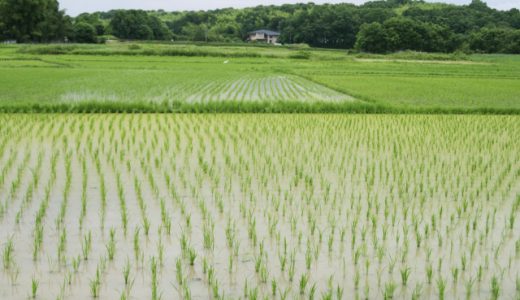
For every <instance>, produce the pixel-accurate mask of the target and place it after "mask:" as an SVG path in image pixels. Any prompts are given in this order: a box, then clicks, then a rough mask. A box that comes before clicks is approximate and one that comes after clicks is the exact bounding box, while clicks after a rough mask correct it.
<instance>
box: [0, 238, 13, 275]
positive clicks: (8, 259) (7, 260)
mask: <svg viewBox="0 0 520 300" xmlns="http://www.w3.org/2000/svg"><path fill="white" fill-rule="evenodd" d="M13 259H14V244H13V238H12V237H11V238H9V239H8V240H7V242H6V244H5V246H4V249H3V251H2V263H3V266H4V270H9V269H10V268H11V267H12V265H13Z"/></svg>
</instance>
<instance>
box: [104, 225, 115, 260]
mask: <svg viewBox="0 0 520 300" xmlns="http://www.w3.org/2000/svg"><path fill="white" fill-rule="evenodd" d="M115 236H116V230H115V229H114V228H111V229H110V240H109V241H108V244H107V245H106V249H107V255H108V260H110V261H113V260H114V256H115V254H116V239H115Z"/></svg>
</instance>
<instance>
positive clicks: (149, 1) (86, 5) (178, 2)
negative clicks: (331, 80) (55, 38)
mask: <svg viewBox="0 0 520 300" xmlns="http://www.w3.org/2000/svg"><path fill="white" fill-rule="evenodd" d="M431 1H432V2H433V1H435V2H439V1H438V0H431ZM299 2H306V1H302V0H300V1H294V0H87V1H82V0H59V3H60V7H61V8H62V9H65V10H66V11H67V13H68V14H69V15H72V16H76V15H78V14H80V13H82V12H94V11H108V10H111V9H118V8H126V9H130V8H134V9H146V10H154V9H164V10H166V11H178V10H208V9H215V8H224V7H249V6H257V5H269V4H284V3H299ZM312 2H314V3H341V2H349V3H355V4H360V3H363V2H365V1H364V0H348V1H340V0H329V1H327V0H314V1H312ZM442 2H448V3H455V4H468V3H470V2H471V0H445V1H442ZM486 2H487V3H488V5H489V6H490V7H494V8H497V9H504V10H505V9H511V8H513V7H516V8H520V0H487V1H486Z"/></svg>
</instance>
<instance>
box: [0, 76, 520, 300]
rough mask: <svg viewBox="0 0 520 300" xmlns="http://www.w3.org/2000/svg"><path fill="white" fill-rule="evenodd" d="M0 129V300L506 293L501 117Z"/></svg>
mask: <svg viewBox="0 0 520 300" xmlns="http://www.w3.org/2000/svg"><path fill="white" fill-rule="evenodd" d="M43 70H45V69H43ZM58 70H61V69H58ZM80 70H81V69H80ZM2 86H3V85H2ZM0 124H2V126H1V127H0V195H2V197H1V199H0V212H1V214H0V217H1V218H0V226H1V228H2V230H1V231H0V241H1V243H0V252H1V256H2V265H1V267H2V270H1V272H0V298H2V299H26V298H28V297H31V296H32V294H33V293H34V296H35V297H36V298H37V299H65V298H71V299H88V298H89V297H100V298H102V299H119V298H121V299H159V298H161V297H162V299H178V298H180V297H184V298H185V299H190V298H193V299H208V297H210V296H212V297H214V298H216V299H237V298H243V299H244V298H248V299H257V298H258V299H264V298H267V299H275V298H276V299H309V298H310V299H313V298H315V299H352V298H355V297H356V296H357V297H359V298H368V299H382V298H387V299H389V298H391V297H392V296H393V297H394V299H444V298H445V299H498V298H500V299H517V298H518V297H519V296H520V272H519V270H520V219H519V218H518V215H519V212H520V143H518V141H519V140H520V118H519V117H518V116H442V115H437V116H434V115H432V116H420V115H398V116H396V115H362V116H353V115H333V114H330V115H310V114H309V115H272V114H257V115H226V114H220V115H209V114H203V115H168V114H133V115H128V114H119V115H115V114H106V115H103V114H86V115H85V114H0ZM425 133H428V134H425Z"/></svg>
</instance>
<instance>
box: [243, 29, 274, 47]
mask: <svg viewBox="0 0 520 300" xmlns="http://www.w3.org/2000/svg"><path fill="white" fill-rule="evenodd" d="M279 38H280V33H279V32H276V31H272V30H267V29H260V30H255V31H251V32H250V33H249V37H248V39H247V40H248V41H250V42H260V43H268V44H277V43H278V39H279Z"/></svg>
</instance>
